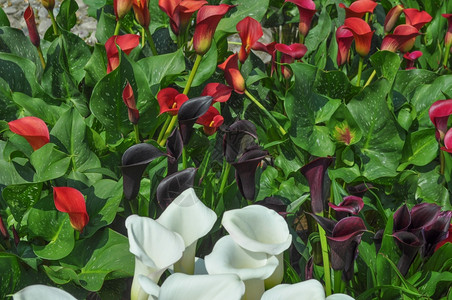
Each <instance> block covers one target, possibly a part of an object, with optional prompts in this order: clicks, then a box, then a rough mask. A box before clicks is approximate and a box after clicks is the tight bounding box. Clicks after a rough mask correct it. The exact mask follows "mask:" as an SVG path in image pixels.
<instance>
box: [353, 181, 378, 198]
mask: <svg viewBox="0 0 452 300" xmlns="http://www.w3.org/2000/svg"><path fill="white" fill-rule="evenodd" d="M372 188H374V186H373V185H372V184H370V183H360V184H357V185H351V186H347V191H348V192H349V193H350V194H352V195H353V196H357V197H363V196H364V194H365V193H366V192H367V191H368V190H370V189H372Z"/></svg>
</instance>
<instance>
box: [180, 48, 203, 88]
mask: <svg viewBox="0 0 452 300" xmlns="http://www.w3.org/2000/svg"><path fill="white" fill-rule="evenodd" d="M201 60H202V55H199V54H198V55H196V60H195V64H194V65H193V68H192V69H191V72H190V76H188V81H187V85H186V86H185V89H184V91H183V94H185V95H188V92H189V91H190V88H191V84H192V83H193V79H195V75H196V71H198V68H199V65H200V64H201Z"/></svg>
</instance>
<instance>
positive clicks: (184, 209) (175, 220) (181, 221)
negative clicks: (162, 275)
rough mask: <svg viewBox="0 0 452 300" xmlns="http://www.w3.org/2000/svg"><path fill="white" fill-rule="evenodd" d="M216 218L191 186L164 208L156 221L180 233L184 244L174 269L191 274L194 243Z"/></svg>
mask: <svg viewBox="0 0 452 300" xmlns="http://www.w3.org/2000/svg"><path fill="white" fill-rule="evenodd" d="M216 220H217V215H216V214H215V212H214V211H213V210H211V209H210V208H208V207H207V206H205V205H204V204H203V203H202V202H201V201H200V200H199V198H198V197H197V196H196V193H195V191H194V190H193V188H188V189H186V190H185V191H184V192H182V193H181V194H180V195H179V196H177V198H176V199H174V201H173V202H171V204H170V205H169V206H168V207H167V208H166V209H165V211H164V212H163V213H162V215H161V216H160V217H159V218H158V219H157V222H158V223H160V224H161V225H163V226H165V227H166V228H167V229H169V230H171V231H173V232H177V233H178V234H180V236H181V237H182V238H183V240H184V245H185V250H184V254H183V256H182V258H181V260H180V261H179V262H178V263H176V264H175V265H174V269H175V271H180V272H183V273H186V274H193V272H194V268H195V251H196V243H197V241H198V239H199V238H201V237H203V236H205V235H206V234H207V233H208V232H209V231H210V230H211V229H212V227H213V225H214V224H215V221H216Z"/></svg>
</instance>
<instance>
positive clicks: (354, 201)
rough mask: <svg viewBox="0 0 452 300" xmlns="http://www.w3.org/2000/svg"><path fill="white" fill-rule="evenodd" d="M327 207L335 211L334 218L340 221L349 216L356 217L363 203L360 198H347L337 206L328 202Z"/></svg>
mask: <svg viewBox="0 0 452 300" xmlns="http://www.w3.org/2000/svg"><path fill="white" fill-rule="evenodd" d="M328 206H329V207H331V208H332V209H333V210H334V211H336V217H337V219H338V220H340V219H343V218H345V217H347V216H349V215H357V214H358V213H359V212H360V211H361V209H363V207H364V201H363V198H361V197H356V196H347V197H344V200H343V201H342V202H341V203H339V204H338V205H335V204H333V203H330V202H329V203H328Z"/></svg>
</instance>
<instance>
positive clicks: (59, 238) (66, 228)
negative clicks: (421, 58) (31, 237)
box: [33, 215, 74, 260]
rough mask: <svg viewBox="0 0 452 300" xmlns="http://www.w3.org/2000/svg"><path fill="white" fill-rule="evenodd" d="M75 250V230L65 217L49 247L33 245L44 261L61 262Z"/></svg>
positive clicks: (67, 217)
mask: <svg viewBox="0 0 452 300" xmlns="http://www.w3.org/2000/svg"><path fill="white" fill-rule="evenodd" d="M73 248H74V229H73V228H72V226H71V222H70V221H69V215H65V218H64V220H63V222H62V223H60V224H58V227H57V228H56V231H55V232H54V236H53V237H52V239H51V240H50V242H49V243H48V244H47V245H44V246H41V245H33V251H34V253H35V254H36V255H37V256H38V257H40V258H43V259H49V260H59V259H62V258H64V257H66V256H67V255H68V254H69V253H70V252H71V251H72V249H73Z"/></svg>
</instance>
